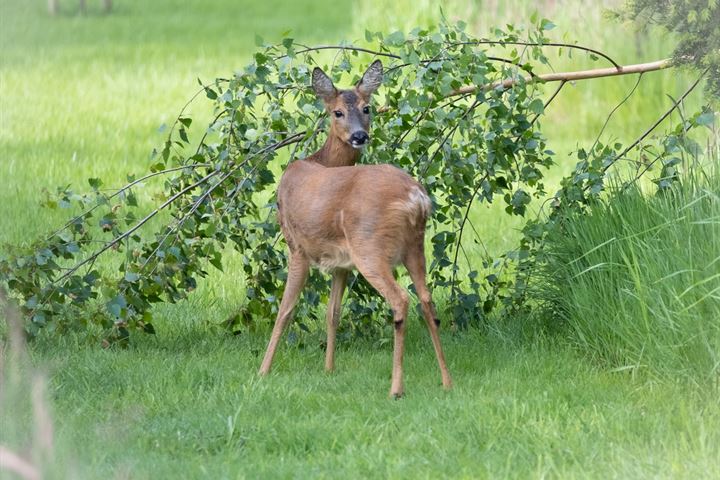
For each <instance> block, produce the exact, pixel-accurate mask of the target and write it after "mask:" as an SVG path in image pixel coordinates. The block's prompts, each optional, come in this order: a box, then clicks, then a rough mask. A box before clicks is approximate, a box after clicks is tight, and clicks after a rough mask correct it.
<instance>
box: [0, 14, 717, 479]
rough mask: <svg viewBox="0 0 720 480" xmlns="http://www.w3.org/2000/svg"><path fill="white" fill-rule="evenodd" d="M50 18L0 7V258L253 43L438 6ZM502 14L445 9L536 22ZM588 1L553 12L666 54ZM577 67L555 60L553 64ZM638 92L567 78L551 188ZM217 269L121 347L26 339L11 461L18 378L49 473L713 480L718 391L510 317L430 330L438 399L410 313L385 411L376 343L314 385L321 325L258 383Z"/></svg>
mask: <svg viewBox="0 0 720 480" xmlns="http://www.w3.org/2000/svg"><path fill="white" fill-rule="evenodd" d="M61 3H63V5H64V7H63V8H64V10H63V12H62V14H61V15H60V16H58V17H57V18H49V17H48V16H47V14H46V13H45V7H46V4H45V2H41V1H38V2H26V1H22V0H0V22H2V23H1V25H0V60H1V63H0V178H1V179H2V184H0V245H2V244H5V243H22V242H25V241H29V240H31V239H34V238H35V237H37V236H38V235H39V234H41V233H42V232H45V231H47V230H48V229H49V228H50V227H51V226H53V225H57V224H58V223H60V221H61V220H62V219H63V218H64V216H65V214H66V213H67V212H59V213H58V212H51V211H47V210H44V209H41V208H40V207H39V205H38V204H39V201H40V200H41V199H42V189H43V188H46V189H50V190H52V189H54V188H55V186H57V185H65V184H73V185H74V186H75V187H76V188H77V189H78V190H85V186H86V185H87V184H86V182H85V179H86V178H88V177H101V178H103V180H104V181H105V184H106V185H109V186H115V185H120V184H122V183H123V181H124V179H125V175H126V174H128V173H139V172H144V171H146V169H147V166H148V163H149V161H148V156H149V153H150V151H151V150H152V148H153V147H155V146H157V145H158V144H159V143H160V142H161V141H162V139H163V135H162V134H161V133H159V132H158V128H159V127H160V125H162V124H163V123H166V122H169V121H172V120H173V119H174V116H175V115H176V114H177V112H178V111H179V109H180V108H181V107H182V105H183V104H184V103H185V101H186V100H187V99H188V98H189V96H190V95H191V94H192V93H193V92H194V91H195V90H196V88H197V83H196V79H197V78H198V77H200V78H201V79H205V80H208V79H212V78H214V77H216V76H218V75H226V74H227V73H228V72H232V71H234V70H236V69H239V68H241V67H242V66H243V65H244V64H245V63H247V61H248V59H249V57H250V54H251V53H252V51H253V48H254V47H253V45H254V37H255V35H256V34H259V35H261V36H263V37H264V38H266V39H268V40H272V41H275V40H278V39H279V38H281V36H282V34H283V33H284V32H286V31H288V30H290V31H291V32H292V33H291V35H292V36H294V37H295V38H297V39H302V41H303V43H307V44H313V43H337V42H339V41H340V40H343V39H347V40H358V39H362V38H363V32H364V29H365V28H369V29H371V30H374V29H383V28H391V27H394V26H406V23H408V22H410V21H412V20H416V21H417V22H420V23H422V22H428V21H429V20H430V19H432V18H434V17H436V15H437V12H436V11H435V8H434V7H433V6H431V5H430V2H425V1H421V2H419V6H418V7H417V9H415V10H413V8H412V4H411V3H409V2H397V5H393V6H387V8H385V7H384V6H383V5H382V4H381V2H379V0H372V1H370V0H369V1H368V2H367V4H366V5H365V6H364V7H362V8H361V7H358V5H357V4H356V3H354V2H350V1H344V0H343V1H329V0H323V1H319V2H309V1H296V2H281V1H279V0H267V1H264V2H248V1H231V0H223V1H214V2H203V1H199V0H197V1H186V2H179V5H178V2H171V1H170V0H155V1H153V2H142V1H140V0H134V1H123V0H119V1H116V2H114V3H115V7H116V8H115V11H114V12H113V13H112V14H111V15H108V16H105V15H102V14H100V13H99V11H95V10H93V8H98V6H97V4H99V2H93V1H91V2H88V3H89V4H90V13H89V14H88V15H87V16H86V17H81V16H79V15H77V14H76V12H74V11H73V10H72V5H71V4H72V3H73V2H61ZM490 3H492V5H495V4H494V3H493V2H490ZM511 3H512V4H513V5H515V4H518V5H516V6H517V7H518V8H516V9H514V10H513V9H511V8H510V7H507V8H505V9H503V8H502V7H498V6H497V5H495V6H494V7H493V8H494V10H493V9H491V8H490V7H488V9H487V12H488V15H486V16H483V15H481V13H482V12H478V11H477V9H475V10H472V9H469V8H470V7H468V5H469V3H468V2H467V1H460V0H457V1H451V2H448V5H447V6H446V7H445V13H446V14H447V15H448V16H449V18H451V19H452V18H458V17H462V18H465V19H466V20H468V22H469V24H470V26H471V28H476V29H482V28H486V27H487V25H494V24H498V25H502V24H503V22H504V21H515V22H518V23H522V22H521V20H522V18H524V17H523V15H525V12H529V11H530V9H531V7H529V6H528V5H526V4H524V3H522V4H520V2H511ZM554 3H555V2H548V5H550V4H554ZM543 5H544V4H543ZM593 5H594V3H592V2H585V1H582V2H578V3H577V4H576V5H575V6H574V7H573V8H567V9H560V8H556V9H554V10H553V12H551V13H547V14H546V15H545V16H548V17H550V18H552V19H553V20H555V21H556V23H558V25H559V28H558V29H559V30H560V31H562V32H564V31H569V32H570V38H571V39H575V38H577V39H579V40H580V41H581V42H582V43H585V44H591V45H593V46H596V47H598V48H600V49H602V50H606V51H608V52H610V53H611V54H613V56H616V57H617V58H618V60H619V61H621V62H622V63H634V62H640V61H649V60H655V59H657V58H660V57H662V56H664V55H667V53H668V52H669V48H670V47H669V45H671V43H670V42H671V39H667V38H662V39H661V40H660V41H648V40H647V38H646V37H643V36H642V35H641V34H636V33H634V32H632V31H630V30H628V29H627V27H624V26H622V25H605V24H603V27H602V28H601V29H592V28H590V25H591V24H592V22H596V21H597V22H599V21H600V20H599V19H600V9H599V8H597V7H596V6H593ZM403 8H404V11H405V12H408V13H409V15H408V16H407V18H405V19H403V17H402V16H401V15H400V14H399V13H402V10H403ZM548 8H550V7H548ZM553 8H555V7H553ZM581 9H585V12H586V14H587V15H585V16H584V17H583V18H585V20H582V19H581V18H580V17H581V16H579V15H578V14H577V11H576V10H581ZM398 10H400V12H398ZM510 10H512V11H510ZM484 11H486V10H483V12H484ZM410 13H412V14H410ZM513 15H514V16H516V17H517V18H514V17H513ZM553 15H554V16H553ZM583 22H586V23H583ZM478 31H479V32H480V34H482V33H481V32H482V30H478ZM560 36H561V35H558V37H560ZM575 60H576V59H575V58H574V59H573V60H567V59H564V60H559V61H558V62H559V63H558V65H557V69H558V70H559V69H562V68H572V65H573V62H574V61H575ZM577 62H578V64H579V65H582V68H586V67H591V66H594V65H595V64H593V63H590V62H588V61H587V60H586V59H585V58H577ZM689 78H690V76H689V75H686V74H684V73H678V72H670V71H668V72H658V73H654V74H649V75H648V76H647V78H646V79H645V80H643V83H642V85H641V87H640V88H641V90H640V94H639V95H638V96H636V98H634V99H633V101H632V102H631V103H629V104H628V105H627V106H625V107H623V108H622V109H621V110H620V111H619V112H618V113H617V114H616V117H614V118H613V122H611V124H610V126H609V127H608V130H606V134H605V135H606V138H608V139H619V140H622V141H623V142H625V143H627V142H630V141H632V140H633V139H634V137H635V136H636V135H637V134H639V133H641V132H642V130H643V129H644V128H645V127H646V126H647V125H648V124H649V123H650V122H651V121H652V120H654V119H655V118H657V116H659V114H660V113H661V112H662V111H663V110H664V109H665V108H667V105H668V101H667V99H666V98H665V97H664V93H663V92H668V93H671V94H672V95H674V96H677V94H678V93H679V92H680V91H681V90H682V89H683V88H684V87H685V86H686V85H687V82H688V79H689ZM633 83H634V79H630V78H624V79H606V80H602V81H597V82H590V83H579V84H577V85H572V86H568V87H567V91H565V92H563V94H562V95H561V96H560V97H559V99H558V101H557V103H555V104H553V108H552V109H551V111H550V113H549V115H548V117H547V118H546V119H545V120H544V122H545V131H546V132H547V134H548V136H549V137H550V145H551V146H552V148H553V149H554V150H556V151H557V152H559V155H558V162H559V164H558V166H557V167H556V168H555V169H554V170H553V171H552V172H550V174H549V178H550V179H551V182H553V181H557V179H559V178H561V177H562V175H563V174H564V172H567V171H568V169H569V168H572V165H574V163H575V160H573V159H572V158H568V157H567V153H568V152H569V151H571V150H572V149H573V148H575V147H576V146H577V145H586V146H587V145H588V144H590V143H592V141H593V140H594V138H595V136H596V135H597V133H598V131H599V130H600V127H601V126H602V123H603V122H604V120H605V117H606V115H607V114H608V113H609V111H610V110H611V109H612V108H613V107H614V106H615V105H616V104H617V103H618V102H619V101H620V100H621V99H622V98H623V96H624V95H625V94H626V93H627V92H628V91H629V89H630V88H631V87H632V85H633ZM694 102H696V103H697V100H694ZM578 105H582V108H578ZM692 107H693V104H692V103H689V104H688V106H687V108H688V110H691V109H692ZM193 109H194V110H193V111H192V112H191V113H192V114H193V115H195V116H196V117H199V118H204V116H206V115H207V114H208V112H207V111H205V110H203V104H202V102H201V103H200V104H198V105H197V106H195V107H193ZM550 190H552V187H551V188H550ZM474 215H475V216H476V224H482V225H484V226H485V227H486V229H487V230H486V231H487V232H488V233H487V239H486V240H487V245H488V246H489V248H490V250H491V251H493V252H498V251H503V250H507V249H508V248H511V246H512V242H513V241H514V239H515V238H516V237H517V232H516V231H515V230H514V228H515V227H516V225H517V223H514V222H515V221H514V220H513V219H507V218H505V216H506V215H504V214H501V213H499V209H497V208H492V209H488V208H486V207H485V206H479V207H478V208H477V211H476V212H474ZM598 241H600V240H598ZM710 253H711V252H710ZM710 253H707V254H708V255H710ZM233 266H236V267H237V266H238V265H237V258H235V260H233V259H232V258H231V259H230V260H229V262H228V263H227V266H226V272H228V273H226V274H221V273H219V272H213V273H212V274H211V276H210V277H209V278H208V279H207V281H205V282H204V283H202V284H201V286H200V288H198V292H197V293H196V294H195V295H193V296H192V297H191V299H190V300H188V301H187V302H184V303H182V304H178V305H171V306H163V307H161V308H160V309H158V312H157V314H156V317H157V318H158V320H157V321H156V322H155V326H156V328H157V331H158V334H157V335H156V336H135V337H134V338H133V345H132V346H131V348H130V349H129V350H103V349H101V348H99V347H98V346H97V345H95V344H88V342H86V341H85V340H84V339H83V338H82V337H81V336H79V335H78V336H69V337H66V338H61V339H57V338H41V339H39V341H38V342H36V343H35V344H33V345H31V347H30V349H29V354H30V355H29V356H30V361H29V362H27V363H22V362H21V364H20V365H10V364H9V362H3V363H5V367H6V368H7V369H8V371H10V370H12V371H10V373H8V374H7V378H9V379H11V380H12V379H18V378H19V379H21V381H19V382H18V383H13V382H10V383H9V385H10V386H11V387H12V388H8V389H7V390H3V391H1V392H0V422H1V423H0V445H9V446H11V447H13V448H17V449H22V448H24V447H25V446H26V441H27V438H28V436H29V431H30V430H31V429H30V426H31V425H32V421H31V416H32V412H31V408H30V405H29V402H28V391H27V389H28V388H29V387H28V385H26V384H25V383H26V382H23V381H22V379H25V380H26V379H27V377H28V376H29V375H30V368H31V365H32V367H33V368H39V369H40V370H41V371H42V372H45V374H46V375H47V377H48V403H49V407H50V411H51V416H52V419H53V423H54V427H55V434H56V439H55V456H54V460H52V461H48V462H47V463H46V464H45V465H46V472H47V474H48V476H49V477H51V478H98V477H107V478H258V477H267V478H276V477H281V478H286V477H301V478H305V477H309V478H318V477H320V478H325V477H328V478H329V477H333V478H336V477H342V476H344V477H347V478H355V477H393V478H394V477H400V478H418V477H419V478H438V477H443V476H449V477H465V478H478V477H479V478H498V477H500V478H503V477H509V478H514V477H517V478H528V477H554V478H574V477H579V478H608V477H620V478H648V477H653V478H656V477H659V478H718V477H720V433H719V432H720V405H718V401H717V398H718V390H717V389H718V382H717V378H715V379H714V380H712V379H711V381H709V382H708V384H701V385H697V384H692V382H691V381H689V380H687V379H685V378H681V377H678V378H673V377H672V376H669V377H663V378H656V377H654V376H652V375H649V374H646V373H645V372H643V371H640V372H637V371H636V370H634V369H612V368H609V367H607V364H606V363H603V362H600V361H598V359H597V358H596V357H594V356H593V355H592V354H590V353H587V352H586V351H584V350H583V349H582V348H578V346H577V345H576V344H573V343H571V342H568V341H566V340H565V339H564V338H563V337H562V335H549V334H548V335H545V334H537V333H534V332H533V324H532V323H531V322H530V321H529V320H527V319H524V318H510V319H500V320H498V321H497V323H496V324H492V325H490V326H489V327H488V328H487V329H485V330H483V331H476V330H472V331H469V332H461V333H451V332H447V331H445V332H443V341H444V346H445V350H446V352H445V353H446V357H447V358H448V363H449V367H450V370H451V373H452V374H453V376H454V382H455V388H454V390H452V391H451V392H444V391H442V389H441V388H440V386H439V383H440V377H439V372H438V371H437V366H436V364H435V360H434V354H433V351H432V348H431V345H430V342H429V339H428V338H427V334H426V332H425V329H424V326H422V325H421V324H420V322H418V321H416V319H415V318H413V319H411V322H410V325H409V328H408V330H409V335H408V336H409V338H408V343H407V347H406V379H405V380H406V381H405V383H406V390H407V395H406V397H405V398H404V399H402V400H401V401H390V400H388V396H387V392H388V388H389V382H390V366H391V347H392V342H391V341H388V340H389V337H383V338H377V339H366V340H357V341H353V342H345V343H342V344H341V345H340V349H339V352H338V358H337V364H338V367H337V372H336V373H335V374H333V375H326V374H325V373H324V372H323V371H322V363H323V360H322V359H323V351H322V338H321V334H320V332H319V333H312V334H307V335H305V336H304V337H302V340H303V341H302V342H301V344H300V345H298V343H289V344H288V343H283V344H281V348H280V351H279V352H278V356H277V357H276V358H277V360H276V364H275V367H274V368H275V369H274V372H273V374H271V376H270V377H269V378H266V379H259V378H258V377H257V376H256V373H255V372H256V370H257V368H258V366H259V363H260V356H261V354H262V352H263V350H264V348H265V343H266V341H267V339H268V337H269V322H268V323H267V324H265V325H261V326H260V327H259V328H258V331H256V332H251V333H250V332H244V333H243V334H241V335H239V336H229V335H227V333H225V332H223V331H221V330H220V329H218V328H216V327H215V326H214V324H216V323H217V322H219V321H221V320H222V319H224V318H225V317H226V316H227V314H229V313H230V312H232V311H234V310H235V309H236V308H237V307H238V306H239V304H240V302H241V301H242V279H241V278H238V277H239V275H234V274H233V273H232V272H233ZM658 275H660V273H658ZM588 290H590V291H592V286H589V287H588ZM608 294H612V292H611V291H610V293H608ZM587 295H588V298H591V296H590V294H589V293H588V294H587ZM438 300H440V302H439V303H442V301H441V299H438ZM593 301H594V300H593ZM598 308H602V305H598ZM630 311H631V309H628V312H630ZM627 315H631V314H630V313H628V314H627ZM444 320H446V319H444ZM630 320H632V319H630ZM445 323H446V324H447V322H445ZM0 331H3V332H4V331H5V330H4V329H2V328H0ZM6 353H7V351H6V350H3V353H2V355H3V360H8V358H9V357H8V356H6ZM3 474H4V473H3V472H2V471H0V476H2V475H3ZM3 478H4V477H3Z"/></svg>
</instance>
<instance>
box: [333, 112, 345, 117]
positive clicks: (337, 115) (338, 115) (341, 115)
mask: <svg viewBox="0 0 720 480" xmlns="http://www.w3.org/2000/svg"><path fill="white" fill-rule="evenodd" d="M333 113H334V114H335V118H342V117H343V115H344V114H343V112H341V111H340V110H335V111H334V112H333Z"/></svg>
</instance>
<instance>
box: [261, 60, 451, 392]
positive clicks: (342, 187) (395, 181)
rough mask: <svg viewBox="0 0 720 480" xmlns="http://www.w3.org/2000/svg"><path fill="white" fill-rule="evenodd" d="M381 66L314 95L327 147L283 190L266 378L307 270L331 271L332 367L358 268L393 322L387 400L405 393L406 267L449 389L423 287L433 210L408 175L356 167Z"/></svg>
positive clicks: (322, 82)
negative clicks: (280, 272) (281, 275)
mask: <svg viewBox="0 0 720 480" xmlns="http://www.w3.org/2000/svg"><path fill="white" fill-rule="evenodd" d="M381 79H382V64H380V62H379V61H376V62H375V63H373V64H372V65H371V66H370V68H369V69H368V71H367V72H366V73H365V75H363V78H362V80H361V81H360V83H359V84H358V85H357V86H356V87H355V89H352V90H344V91H338V90H336V89H335V87H334V86H333V85H332V81H331V80H330V79H329V78H328V77H327V76H326V75H325V74H324V73H323V72H322V71H321V70H319V69H315V71H314V72H313V87H314V89H315V91H316V93H317V94H318V95H319V96H320V97H321V98H322V99H323V101H324V102H325V105H326V108H327V109H328V112H330V113H332V114H333V115H334V117H335V118H333V122H332V126H331V129H330V133H329V135H328V140H327V141H326V143H325V145H324V146H323V147H322V148H321V149H320V150H319V151H317V152H316V153H314V154H313V155H310V156H309V157H308V158H307V159H304V160H296V161H294V162H292V163H291V164H290V165H288V167H287V169H286V170H285V173H284V174H283V176H282V178H281V180H280V184H279V186H278V192H277V199H278V219H279V221H280V227H281V229H282V232H283V235H284V237H285V240H286V241H287V244H288V250H289V256H288V280H287V284H286V286H285V292H284V293H283V298H282V301H281V302H280V308H279V310H278V316H277V319H276V320H275V327H274V328H273V333H272V337H271V339H270V343H269V345H268V349H267V352H266V353H265V357H264V359H263V363H262V365H261V367H260V373H261V374H267V373H268V372H269V371H270V367H271V365H272V360H273V356H274V354H275V350H276V348H277V346H278V343H279V340H280V336H281V335H282V332H283V330H284V328H285V326H286V325H287V323H288V321H289V319H290V315H291V313H292V309H293V307H294V305H295V302H296V301H297V299H298V297H299V295H300V292H301V290H302V287H303V285H304V283H305V280H306V278H307V275H308V272H309V270H310V268H311V267H313V266H316V267H319V268H321V269H323V270H325V271H330V272H332V289H331V293H330V302H329V305H328V313H327V326H328V337H327V350H326V355H325V368H326V369H327V370H333V369H334V352H335V334H336V330H337V325H338V321H339V317H340V305H341V301H342V296H343V292H344V290H345V285H346V281H347V275H348V272H349V270H350V269H353V268H356V269H357V270H358V271H359V272H360V273H361V274H362V275H363V276H364V277H365V279H366V280H367V281H368V282H369V283H370V284H371V285H372V286H373V287H375V289H376V290H377V291H378V292H379V293H380V294H381V295H382V296H383V297H384V298H385V299H386V300H387V302H388V303H389V304H390V307H391V308H392V310H393V317H394V321H395V344H394V351H393V373H392V384H391V387H390V393H391V395H394V396H396V397H397V396H400V395H402V393H403V384H402V357H403V349H404V337H405V319H406V317H407V309H408V294H407V292H406V291H405V290H404V289H403V288H402V287H400V285H398V283H397V282H396V281H395V278H394V276H393V268H394V267H395V266H396V265H398V264H403V265H405V267H406V268H407V270H408V273H409V274H410V277H411V278H412V281H413V284H414V285H415V289H416V291H417V293H418V297H419V299H420V305H421V307H422V310H423V316H424V317H425V320H426V323H427V326H428V329H429V330H430V336H431V338H432V341H433V346H434V348H435V353H436V355H437V359H438V363H439V365H440V371H441V374H442V382H443V385H444V386H445V387H446V388H449V387H450V386H451V383H452V382H451V380H450V374H449V373H448V371H447V367H446V365H445V358H444V356H443V352H442V348H441V347H440V338H439V336H438V330H437V326H438V324H439V322H438V321H437V317H436V314H435V307H434V306H433V304H432V299H431V296H430V291H429V290H428V288H427V285H426V283H425V253H424V238H425V223H426V221H427V218H428V216H429V214H430V210H431V202H430V198H429V197H428V195H427V193H426V192H425V189H424V188H423V187H422V185H420V184H419V183H418V182H417V181H415V180H414V179H413V178H412V177H411V176H410V175H408V174H407V173H405V172H404V171H403V170H400V169H399V168H396V167H393V166H391V165H358V166H354V165H355V162H356V161H357V160H358V158H359V156H360V153H359V152H360V148H362V146H363V145H364V144H365V143H366V142H367V140H368V139H369V136H368V134H367V130H368V126H369V121H370V119H369V113H370V112H369V106H368V102H369V100H370V96H371V95H372V93H373V92H374V91H375V90H376V89H377V87H378V86H379V85H380V81H381Z"/></svg>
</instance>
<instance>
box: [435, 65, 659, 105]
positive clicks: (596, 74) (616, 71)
mask: <svg viewBox="0 0 720 480" xmlns="http://www.w3.org/2000/svg"><path fill="white" fill-rule="evenodd" d="M671 66H672V62H671V60H670V59H669V58H666V59H664V60H657V61H655V62H648V63H637V64H635V65H626V66H621V67H619V68H615V67H609V68H596V69H594V70H579V71H577V72H557V73H545V74H542V75H536V76H527V77H515V78H508V79H506V80H501V81H498V82H493V83H488V84H486V85H468V86H466V87H461V88H458V89H457V90H454V91H452V92H451V93H450V95H449V96H451V97H452V96H455V95H464V94H466V93H473V92H475V91H477V89H478V88H482V89H484V90H492V89H494V88H510V87H512V86H513V85H515V84H516V83H517V82H519V81H520V79H522V80H523V81H524V82H526V83H531V82H545V83H547V82H572V81H575V80H585V79H588V78H600V77H613V76H616V75H630V74H633V73H645V72H654V71H656V70H663V69H665V68H669V67H671Z"/></svg>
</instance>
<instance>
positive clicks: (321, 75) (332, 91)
mask: <svg viewBox="0 0 720 480" xmlns="http://www.w3.org/2000/svg"><path fill="white" fill-rule="evenodd" d="M312 87H313V90H315V95H317V96H318V97H320V99H321V100H322V101H323V102H325V103H330V102H331V101H333V100H335V97H337V94H338V91H337V89H336V88H335V85H333V82H332V80H330V77H328V76H327V75H326V74H325V72H323V71H322V70H321V69H320V68H318V67H315V69H314V70H313V73H312Z"/></svg>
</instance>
